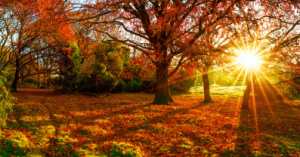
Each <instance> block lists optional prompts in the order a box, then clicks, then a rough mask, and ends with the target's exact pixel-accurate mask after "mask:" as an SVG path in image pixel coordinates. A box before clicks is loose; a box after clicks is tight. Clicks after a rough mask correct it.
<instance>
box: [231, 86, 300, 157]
mask: <svg viewBox="0 0 300 157" xmlns="http://www.w3.org/2000/svg"><path fill="white" fill-rule="evenodd" d="M264 92H265V95H264V96H263V91H260V92H258V93H259V94H257V95H256V96H255V103H253V98H251V99H250V103H249V107H250V108H249V110H241V112H240V121H239V128H238V130H237V132H238V137H237V140H236V147H235V151H236V152H237V153H238V154H239V155H240V156H255V155H263V156H264V155H270V156H278V155H283V156H289V155H291V154H290V153H291V152H294V151H295V150H296V151H297V150H298V151H300V143H299V139H300V132H299V131H300V125H299V121H300V115H299V114H297V111H296V110H297V109H295V108H291V107H290V106H289V105H287V104H286V103H284V102H283V98H282V96H278V95H277V93H276V92H275V91H274V88H272V87H270V85H264ZM299 111H300V110H298V113H300V112H299ZM296 130H298V132H297V131H296ZM297 141H298V142H297ZM287 143H289V145H290V146H286V144H287ZM297 145H298V146H297Z"/></svg>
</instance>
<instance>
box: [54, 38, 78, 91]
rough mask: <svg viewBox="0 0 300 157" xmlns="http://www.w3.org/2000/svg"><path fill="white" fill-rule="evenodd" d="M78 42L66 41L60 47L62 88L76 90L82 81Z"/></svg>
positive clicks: (59, 60)
mask: <svg viewBox="0 0 300 157" xmlns="http://www.w3.org/2000/svg"><path fill="white" fill-rule="evenodd" d="M79 51H80V50H79V48H78V46H77V44H76V43H71V42H68V43H65V44H63V45H62V46H61V47H59V48H58V53H59V57H58V58H59V59H58V62H59V63H58V64H59V72H60V76H63V79H62V90H64V91H66V92H76V91H77V86H78V84H79V82H80V73H81V68H80V66H81V64H80V62H81V56H80V52H79Z"/></svg>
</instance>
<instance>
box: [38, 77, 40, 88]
mask: <svg viewBox="0 0 300 157" xmlns="http://www.w3.org/2000/svg"><path fill="white" fill-rule="evenodd" d="M38 87H40V74H38Z"/></svg>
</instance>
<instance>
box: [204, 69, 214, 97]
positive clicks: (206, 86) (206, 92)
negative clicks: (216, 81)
mask: <svg viewBox="0 0 300 157" xmlns="http://www.w3.org/2000/svg"><path fill="white" fill-rule="evenodd" d="M208 69H209V66H208V65H206V64H204V66H203V71H202V80H203V85H204V101H203V102H205V103H209V102H212V98H211V96H210V91H209V79H208Z"/></svg>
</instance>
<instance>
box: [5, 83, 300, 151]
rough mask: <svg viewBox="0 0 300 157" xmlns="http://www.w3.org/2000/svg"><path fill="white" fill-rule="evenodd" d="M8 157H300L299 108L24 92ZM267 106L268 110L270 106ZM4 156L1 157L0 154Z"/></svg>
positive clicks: (196, 98) (8, 138) (222, 99)
mask: <svg viewBox="0 0 300 157" xmlns="http://www.w3.org/2000/svg"><path fill="white" fill-rule="evenodd" d="M13 95H14V96H15V97H16V98H17V100H16V104H17V105H16V109H15V112H14V114H12V115H10V116H9V119H8V128H6V129H5V130H2V132H1V135H0V139H2V140H1V144H0V152H1V149H2V156H8V154H10V155H15V156H18V155H19V156H26V155H27V156H89V155H91V156H118V155H119V156H122V155H123V156H125V155H127V156H300V142H299V141H300V125H299V122H300V109H299V108H296V107H294V106H293V105H292V104H290V105H288V104H283V103H282V102H277V101H274V102H273V101H270V103H266V102H260V101H257V102H256V101H255V103H253V102H251V103H250V109H249V110H246V111H244V110H241V109H240V106H241V100H240V96H235V97H231V96H228V97H227V96H226V95H218V96H217V95H213V96H212V97H213V99H214V102H213V103H202V101H203V97H202V94H201V95H200V94H197V93H195V94H188V95H178V96H174V100H175V103H171V105H153V104H151V101H152V100H153V98H154V95H153V94H145V93H143V94H136V93H135V94H111V95H110V96H109V97H105V96H100V97H99V98H98V97H90V96H87V95H79V96H77V95H74V94H60V93H56V92H54V91H52V90H49V89H20V91H19V92H17V93H13ZM268 104H269V105H268ZM0 156H1V155H0Z"/></svg>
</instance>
